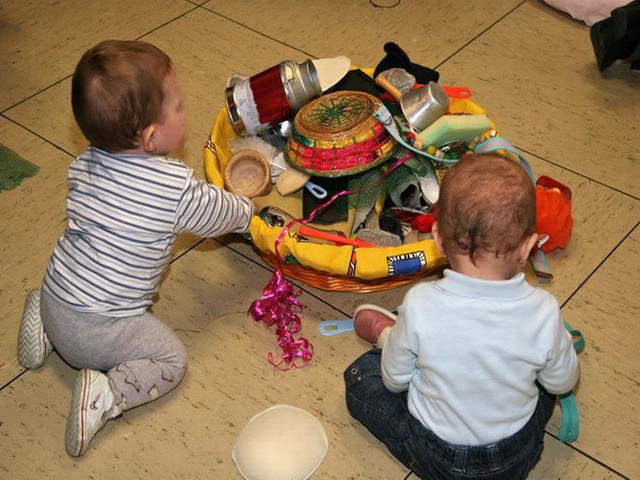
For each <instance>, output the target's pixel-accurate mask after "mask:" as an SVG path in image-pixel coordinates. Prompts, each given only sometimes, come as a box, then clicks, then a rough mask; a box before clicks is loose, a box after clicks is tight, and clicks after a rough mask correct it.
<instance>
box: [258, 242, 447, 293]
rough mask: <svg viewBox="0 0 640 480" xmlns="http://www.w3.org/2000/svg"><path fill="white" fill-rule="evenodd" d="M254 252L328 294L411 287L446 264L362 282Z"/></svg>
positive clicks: (289, 274) (292, 276) (290, 274)
mask: <svg viewBox="0 0 640 480" xmlns="http://www.w3.org/2000/svg"><path fill="white" fill-rule="evenodd" d="M254 250H255V251H256V252H257V253H258V255H260V257H261V258H262V259H263V260H264V261H265V263H267V264H268V265H269V266H271V267H273V268H274V269H275V268H278V267H280V268H282V271H283V273H284V274H285V275H286V276H287V278H291V279H295V280H298V281H300V282H302V283H305V284H307V285H310V286H312V287H315V288H319V289H320V290H326V291H328V292H331V291H333V292H358V293H372V292H382V291H385V290H392V289H394V288H398V287H402V286H404V285H410V284H412V283H415V282H417V281H418V280H420V279H422V278H424V277H426V276H428V275H434V274H436V273H439V272H441V271H442V270H443V269H444V268H445V266H446V263H445V261H444V260H443V261H442V262H440V264H439V265H436V266H433V267H432V268H430V269H429V270H424V271H420V272H417V273H414V274H411V275H394V276H391V277H383V278H379V279H377V280H362V279H360V278H357V277H348V276H345V275H332V274H331V273H328V272H324V271H322V270H315V269H313V268H307V267H303V266H301V265H295V264H292V263H280V262H278V259H277V258H276V256H275V255H272V254H270V253H265V252H263V251H262V250H259V249H258V248H256V247H255V246H254Z"/></svg>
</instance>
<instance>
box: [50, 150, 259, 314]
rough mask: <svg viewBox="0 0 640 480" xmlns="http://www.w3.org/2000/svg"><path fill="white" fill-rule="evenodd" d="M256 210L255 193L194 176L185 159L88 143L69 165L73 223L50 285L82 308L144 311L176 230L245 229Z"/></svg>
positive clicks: (54, 259)
mask: <svg viewBox="0 0 640 480" xmlns="http://www.w3.org/2000/svg"><path fill="white" fill-rule="evenodd" d="M252 213H253V204H252V203H251V201H250V200H249V199H248V198H246V197H242V196H238V195H234V194H231V193H229V192H226V191H224V190H222V189H220V188H218V187H216V186H213V185H211V184H208V183H206V182H204V181H198V180H196V179H194V178H193V171H192V170H191V169H190V168H189V167H187V166H186V165H185V164H184V163H182V162H180V161H177V160H174V159H171V158H166V157H158V156H147V155H114V154H110V153H107V152H105V151H102V150H99V149H97V148H94V147H89V148H88V149H87V150H86V151H85V152H84V153H83V154H82V155H80V156H79V157H78V158H77V159H76V160H75V161H74V162H73V163H72V164H71V166H70V167H69V194H68V196H67V218H68V226H67V229H66V230H65V232H64V234H63V235H62V237H61V238H60V239H59V240H58V242H57V243H56V246H55V248H54V250H53V254H52V256H51V259H50V261H49V264H48V266H47V271H46V273H45V278H44V285H43V289H44V290H45V291H46V292H47V293H49V294H50V295H52V296H53V297H54V298H56V299H57V300H58V301H60V302H62V303H64V304H66V305H68V306H69V307H71V308H73V309H75V310H77V311H81V312H87V313H100V314H104V315H109V316H115V317H125V316H131V315H138V314H141V313H143V312H144V311H145V310H146V309H147V308H148V307H149V305H151V303H152V299H153V296H154V294H155V293H156V292H157V291H158V288H159V283H160V279H161V277H162V273H163V271H164V269H165V268H166V266H167V265H168V264H169V261H170V260H171V252H172V249H173V246H174V244H175V240H176V236H177V234H179V233H181V232H191V233H194V234H197V235H200V236H203V237H210V236H216V235H221V234H223V233H227V232H231V231H235V232H241V231H246V230H247V228H248V225H249V221H250V218H251V215H252Z"/></svg>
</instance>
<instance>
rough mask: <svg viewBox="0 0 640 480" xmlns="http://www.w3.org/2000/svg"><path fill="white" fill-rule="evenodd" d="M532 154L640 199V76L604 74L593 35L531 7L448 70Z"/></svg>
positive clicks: (537, 5)
mask: <svg viewBox="0 0 640 480" xmlns="http://www.w3.org/2000/svg"><path fill="white" fill-rule="evenodd" d="M440 72H441V79H442V80H443V81H445V80H446V81H447V82H451V83H453V84H458V85H462V86H465V87H469V88H471V90H472V91H473V92H474V96H473V99H474V100H476V101H477V102H478V103H479V104H480V105H482V106H484V107H485V108H486V109H487V110H488V111H489V112H491V115H492V118H493V120H494V121H495V122H496V124H497V125H499V127H500V131H501V132H502V134H503V135H505V136H506V137H507V138H509V139H510V140H511V141H512V142H513V143H515V144H517V145H519V146H522V147H523V148H525V149H526V150H527V151H529V152H532V153H535V154H536V155H540V156H542V157H544V158H546V159H547V160H549V161H552V162H554V163H556V164H558V165H561V166H563V167H566V168H568V169H570V170H573V171H575V172H579V173H581V174H583V175H586V176H588V177H589V178H592V179H594V180H597V181H599V182H603V183H605V184H606V185H610V186H612V187H614V188H617V189H620V190H622V191H624V192H626V193H629V194H631V195H634V196H635V197H636V198H637V197H640V153H639V152H640V150H639V149H638V148H637V145H636V144H637V139H638V136H639V135H640V130H639V128H640V127H639V125H640V120H639V119H640V95H638V92H639V91H640V75H639V74H638V72H633V71H631V70H630V69H629V66H628V65H626V66H614V67H612V68H611V70H610V71H607V72H605V73H604V74H600V73H599V72H598V69H597V67H596V64H595V55H594V53H593V48H592V46H591V42H590V39H589V29H588V28H587V27H586V26H585V25H584V24H581V23H578V22H574V21H572V20H570V19H568V18H567V17H565V16H564V15H561V14H560V13H558V12H556V11H555V10H553V9H550V8H548V7H546V6H544V4H542V2H537V1H529V2H527V3H525V4H524V5H522V7H520V8H518V9H517V10H515V11H514V12H513V13H512V14H511V15H509V16H507V17H506V18H504V19H503V20H502V21H500V22H499V23H498V24H497V25H496V26H495V27H494V28H492V29H491V30H489V31H488V32H486V33H485V34H483V35H482V36H481V37H479V38H478V39H477V40H476V41H474V42H472V43H471V44H469V45H468V46H467V47H466V48H465V49H464V50H462V51H461V52H460V53H459V54H457V55H456V56H455V57H453V58H452V59H451V60H449V61H448V62H447V63H446V64H445V65H443V66H442V68H441V69H440Z"/></svg>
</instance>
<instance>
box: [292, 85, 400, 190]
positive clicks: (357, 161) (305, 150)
mask: <svg viewBox="0 0 640 480" xmlns="http://www.w3.org/2000/svg"><path fill="white" fill-rule="evenodd" d="M380 105H381V102H380V101H379V100H378V99H377V98H375V97H374V96H372V95H369V94H368V93H364V92H334V93H330V94H328V95H324V96H322V97H320V98H318V99H316V100H313V101H312V102H310V103H308V104H306V105H305V106H304V107H302V109H301V110H300V111H299V112H298V114H297V115H296V117H295V120H294V122H293V131H292V133H291V137H290V138H289V141H288V142H287V146H286V148H285V157H286V159H287V160H288V161H289V163H290V164H291V165H292V166H293V167H294V168H296V169H297V170H300V171H302V172H304V173H307V174H309V175H316V176H321V177H341V176H344V175H353V174H355V173H359V172H362V171H364V170H368V169H370V168H372V167H374V166H376V165H378V164H380V163H381V162H383V161H384V160H386V159H387V158H388V157H389V155H390V154H391V153H393V150H394V148H395V146H396V143H395V141H394V140H393V139H392V138H391V136H390V135H389V133H388V132H387V131H386V129H385V128H384V126H383V125H382V124H381V123H380V122H379V121H378V120H377V119H376V118H375V117H374V115H373V114H374V113H375V111H376V110H377V109H378V108H379V107H380Z"/></svg>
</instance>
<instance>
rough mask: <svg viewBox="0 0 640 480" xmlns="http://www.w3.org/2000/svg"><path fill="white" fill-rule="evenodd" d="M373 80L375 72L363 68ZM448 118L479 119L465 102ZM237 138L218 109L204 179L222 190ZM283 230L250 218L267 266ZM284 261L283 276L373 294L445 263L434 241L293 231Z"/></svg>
mask: <svg viewBox="0 0 640 480" xmlns="http://www.w3.org/2000/svg"><path fill="white" fill-rule="evenodd" d="M364 71H365V72H366V73H367V74H369V75H372V74H373V69H364ZM449 112H450V113H468V114H483V113H485V112H484V110H483V109H482V108H480V107H479V106H478V105H476V104H475V103H473V102H472V101H470V100H468V99H454V98H452V99H450V105H449ZM234 137H236V133H235V131H234V129H233V126H232V125H231V122H230V121H229V118H228V116H227V112H226V108H224V107H223V108H222V109H220V111H219V112H218V115H217V116H216V119H215V121H214V124H213V128H212V129H211V134H210V137H209V139H208V141H207V145H206V146H205V148H204V169H205V175H206V178H207V180H208V181H209V182H210V183H212V184H214V185H217V186H218V187H221V188H224V187H225V185H224V179H223V172H224V167H225V165H226V163H227V162H228V161H229V158H230V157H231V151H230V149H229V145H228V140H229V139H231V138H234ZM281 231H282V228H281V227H270V226H269V225H267V224H266V223H265V222H264V221H263V220H262V219H261V218H259V217H258V216H257V215H254V217H253V218H252V219H251V224H250V228H249V233H250V235H251V240H252V243H253V246H254V248H255V249H256V251H257V252H258V253H259V254H260V255H261V257H262V258H263V259H264V260H265V261H266V262H267V263H268V264H270V265H271V266H274V267H275V266H276V265H278V261H277V259H276V256H275V240H276V238H277V237H278V235H279V234H280V232H281ZM279 253H280V255H281V256H282V258H285V257H287V259H295V261H294V262H293V263H291V262H290V263H286V264H285V265H284V273H285V275H287V276H289V277H292V278H295V279H297V280H300V281H302V282H304V283H307V284H309V285H312V286H314V287H317V288H320V289H324V290H340V291H359V292H363V293H364V292H371V291H379V290H387V289H391V288H395V287H398V286H400V285H404V284H408V283H411V282H414V281H416V280H417V279H419V278H421V277H424V276H426V275H430V274H433V273H435V272H436V271H439V270H441V269H442V268H443V267H444V266H445V264H446V262H445V259H444V258H443V257H442V255H441V254H440V252H439V251H438V249H437V247H436V244H435V242H434V241H433V240H423V241H420V242H415V243H411V244H406V245H401V246H398V247H379V248H358V247H352V246H334V245H322V244H317V243H311V242H302V241H298V240H297V239H296V237H295V235H293V234H292V233H291V232H288V233H287V234H286V235H285V237H284V238H283V239H282V242H281V243H280V246H279Z"/></svg>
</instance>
